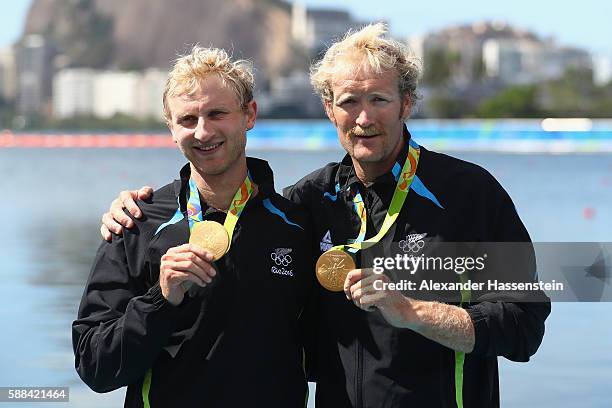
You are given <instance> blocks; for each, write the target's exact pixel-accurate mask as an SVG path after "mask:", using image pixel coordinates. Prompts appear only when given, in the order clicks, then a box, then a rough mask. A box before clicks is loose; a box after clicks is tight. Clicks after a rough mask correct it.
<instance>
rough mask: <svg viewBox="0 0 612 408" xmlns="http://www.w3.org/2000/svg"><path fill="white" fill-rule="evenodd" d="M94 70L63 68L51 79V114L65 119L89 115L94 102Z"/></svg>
mask: <svg viewBox="0 0 612 408" xmlns="http://www.w3.org/2000/svg"><path fill="white" fill-rule="evenodd" d="M95 72H96V71H94V70H92V69H87V68H75V69H64V70H61V71H59V72H58V73H57V74H56V75H55V78H54V79H53V116H54V117H55V118H57V119H66V118H70V117H73V116H77V115H91V114H92V113H93V103H94V81H95V75H96V74H95Z"/></svg>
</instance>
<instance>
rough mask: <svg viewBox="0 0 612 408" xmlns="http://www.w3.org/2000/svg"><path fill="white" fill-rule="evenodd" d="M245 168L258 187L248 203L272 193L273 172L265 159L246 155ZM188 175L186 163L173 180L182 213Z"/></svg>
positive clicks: (185, 204)
mask: <svg viewBox="0 0 612 408" xmlns="http://www.w3.org/2000/svg"><path fill="white" fill-rule="evenodd" d="M247 168H248V171H249V174H250V175H251V178H252V180H253V182H255V184H257V188H258V192H257V195H256V196H255V197H252V198H251V199H250V200H249V204H251V203H257V202H260V201H263V200H265V199H266V198H268V197H270V196H271V195H272V194H274V191H275V190H274V173H273V172H272V169H271V168H270V165H269V164H268V162H267V161H265V160H261V159H257V158H255V157H247ZM190 177H191V166H190V165H189V163H187V164H185V165H184V166H183V167H182V168H181V171H180V179H179V180H175V181H174V194H175V196H176V197H177V198H178V201H179V205H180V209H181V212H183V213H186V212H187V200H188V197H189V178H190ZM203 204H204V203H203ZM249 204H247V205H249Z"/></svg>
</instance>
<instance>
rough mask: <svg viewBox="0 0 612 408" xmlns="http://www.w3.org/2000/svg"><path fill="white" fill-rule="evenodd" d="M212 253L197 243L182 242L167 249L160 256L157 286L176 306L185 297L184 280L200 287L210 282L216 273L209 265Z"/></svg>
mask: <svg viewBox="0 0 612 408" xmlns="http://www.w3.org/2000/svg"><path fill="white" fill-rule="evenodd" d="M212 260H213V254H212V253H211V252H209V251H207V250H206V249H203V248H201V247H199V246H197V245H192V244H184V245H181V246H177V247H174V248H170V249H168V252H166V253H165V254H164V255H163V256H162V257H161V264H160V267H159V286H161V291H162V295H163V296H164V297H165V298H166V300H168V302H170V303H171V304H173V305H175V306H177V305H179V304H180V303H181V302H182V301H183V298H184V297H185V286H186V285H182V284H183V283H184V282H187V281H189V282H193V283H195V284H197V285H200V286H202V287H204V286H206V285H208V284H209V283H210V282H212V279H213V278H214V277H215V275H216V274H217V271H216V270H215V268H214V267H213V266H212V265H211V263H212Z"/></svg>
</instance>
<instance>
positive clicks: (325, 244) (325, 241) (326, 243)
mask: <svg viewBox="0 0 612 408" xmlns="http://www.w3.org/2000/svg"><path fill="white" fill-rule="evenodd" d="M319 245H320V247H321V252H325V251H329V250H330V249H331V248H332V247H333V246H334V244H333V243H332V240H331V231H330V230H327V232H326V233H325V235H324V236H323V238H322V239H321V243H320V244H319Z"/></svg>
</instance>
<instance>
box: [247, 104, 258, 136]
mask: <svg viewBox="0 0 612 408" xmlns="http://www.w3.org/2000/svg"><path fill="white" fill-rule="evenodd" d="M246 115H247V122H246V125H247V130H251V129H253V127H255V120H256V118H257V103H256V102H255V101H254V100H252V101H251V102H249V103H248V104H247V107H246Z"/></svg>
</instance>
